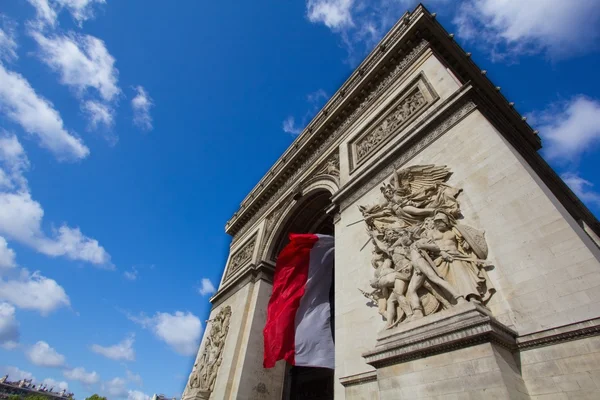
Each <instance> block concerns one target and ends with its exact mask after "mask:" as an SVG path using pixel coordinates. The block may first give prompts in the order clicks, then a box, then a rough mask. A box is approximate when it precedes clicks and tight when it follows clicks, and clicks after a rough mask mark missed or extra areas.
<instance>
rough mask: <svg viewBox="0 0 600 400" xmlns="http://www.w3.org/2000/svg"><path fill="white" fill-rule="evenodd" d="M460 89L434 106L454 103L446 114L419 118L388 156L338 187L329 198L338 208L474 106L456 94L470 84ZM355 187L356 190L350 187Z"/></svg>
mask: <svg viewBox="0 0 600 400" xmlns="http://www.w3.org/2000/svg"><path fill="white" fill-rule="evenodd" d="M463 89H464V90H462V91H459V92H457V93H456V94H455V96H453V97H451V98H449V99H447V100H446V101H445V102H443V103H442V104H440V105H439V106H438V108H437V110H443V111H441V112H444V111H446V110H444V108H452V107H454V111H451V114H450V115H447V114H446V115H447V116H446V117H445V118H444V117H441V118H443V120H441V121H440V119H439V115H436V116H433V117H432V118H431V119H429V120H427V121H422V123H421V124H419V125H417V126H415V127H413V129H412V130H411V131H410V132H408V133H406V135H405V136H406V137H409V136H410V135H411V134H414V135H413V136H412V137H410V138H409V139H408V140H405V141H404V142H403V143H401V144H400V145H399V146H398V147H397V148H395V149H393V150H392V151H390V152H389V154H388V156H386V157H381V159H380V160H378V162H377V164H376V165H374V166H373V167H372V168H371V169H370V170H369V171H366V172H365V173H364V174H363V175H362V176H360V177H359V178H356V179H354V180H353V181H351V182H350V183H349V184H348V185H346V186H345V187H344V188H343V189H342V190H340V191H339V192H338V193H337V194H336V195H335V196H334V198H333V199H332V201H334V202H335V203H338V204H340V210H341V211H343V210H345V209H346V208H348V207H349V206H351V205H352V204H353V203H354V202H355V201H357V200H358V199H359V198H361V197H362V196H363V195H364V194H365V193H367V192H368V191H370V190H371V189H373V188H374V187H375V186H377V185H379V184H380V183H381V182H383V181H384V180H385V179H386V178H387V177H389V176H391V175H392V173H393V168H394V167H393V166H394V165H396V166H398V167H400V166H402V165H404V164H405V163H407V162H408V161H410V160H411V159H412V158H413V157H414V156H416V155H417V154H418V153H419V152H420V151H421V150H423V149H424V148H425V147H427V146H429V144H431V143H433V142H434V141H435V140H436V139H438V138H439V137H441V136H442V135H443V134H444V133H446V132H447V131H448V130H449V129H450V128H452V127H453V126H454V125H456V124H457V123H458V122H460V121H461V120H462V119H463V118H465V117H466V116H467V115H469V114H470V113H471V112H472V111H473V110H475V109H476V108H477V106H476V104H475V102H474V101H472V100H471V99H466V100H465V98H464V97H462V96H460V95H461V94H464V93H465V92H467V91H469V90H470V88H469V87H465V88H463ZM456 96H459V98H458V99H455V97H456ZM454 100H456V101H455V102H454V103H453V104H450V106H449V103H452V102H453V101H454ZM437 110H436V111H437ZM434 112H435V111H434ZM432 113H433V112H432ZM438 121H440V122H438ZM422 124H427V125H428V126H427V127H426V128H425V129H422V130H421V131H418V130H419V129H421V128H422ZM415 132H416V134H415ZM357 187H358V188H357ZM355 188H356V190H353V189H355Z"/></svg>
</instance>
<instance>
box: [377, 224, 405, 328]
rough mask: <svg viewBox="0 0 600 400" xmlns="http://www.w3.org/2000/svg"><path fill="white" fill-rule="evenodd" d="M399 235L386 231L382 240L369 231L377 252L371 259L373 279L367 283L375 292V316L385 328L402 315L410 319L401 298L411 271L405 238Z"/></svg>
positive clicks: (398, 232)
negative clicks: (384, 322) (382, 318)
mask: <svg viewBox="0 0 600 400" xmlns="http://www.w3.org/2000/svg"><path fill="white" fill-rule="evenodd" d="M401 232H402V231H395V230H393V229H388V230H387V231H386V232H385V235H384V240H379V239H378V238H377V235H376V234H375V233H374V232H373V231H369V233H370V234H371V237H372V240H373V243H374V244H375V248H376V249H377V250H376V251H374V254H373V259H372V264H373V266H374V267H375V274H374V275H375V277H374V279H373V280H371V282H370V284H371V287H372V288H374V289H377V290H378V291H379V292H378V298H377V300H378V306H379V313H380V314H381V315H383V316H384V317H385V318H386V321H387V325H386V326H387V327H391V326H392V325H393V324H394V323H395V322H396V321H398V320H399V319H401V318H402V316H403V315H406V316H407V317H411V316H412V314H413V312H412V308H411V307H410V306H409V304H408V302H407V300H406V297H405V293H406V289H407V287H408V283H409V282H410V279H411V276H412V274H413V268H412V264H411V261H410V258H409V256H408V254H409V253H408V247H406V245H405V243H406V240H405V235H404V234H402V233H401Z"/></svg>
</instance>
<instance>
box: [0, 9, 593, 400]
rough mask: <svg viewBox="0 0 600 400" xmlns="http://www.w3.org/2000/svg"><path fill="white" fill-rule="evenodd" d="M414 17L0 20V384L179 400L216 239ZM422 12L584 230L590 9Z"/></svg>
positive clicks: (589, 172) (134, 15)
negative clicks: (538, 148) (480, 78)
mask: <svg viewBox="0 0 600 400" xmlns="http://www.w3.org/2000/svg"><path fill="white" fill-rule="evenodd" d="M567 3H568V5H567ZM415 5H416V2H414V1H409V0H373V1H369V2H367V1H362V0H308V1H306V2H304V1H296V2H273V1H269V2H267V1H262V0H256V1H252V2H239V1H236V2H233V1H224V2H199V1H193V0H180V1H177V2H164V1H161V2H159V1H150V0H128V1H116V0H2V1H1V2H0V14H1V17H0V237H1V238H2V239H0V370H1V371H0V372H6V373H10V375H11V377H12V378H13V379H18V378H21V377H34V378H35V380H36V381H37V382H42V381H44V380H47V379H49V381H47V382H48V383H49V384H50V385H54V386H55V387H56V386H58V385H61V386H68V389H69V390H70V391H73V392H74V393H75V395H76V397H77V398H84V397H85V396H88V395H89V394H91V393H95V392H98V393H101V394H104V395H106V396H107V397H109V398H110V399H119V398H121V399H132V400H138V399H139V400H143V399H146V398H147V396H148V395H150V396H151V395H152V394H153V393H165V394H167V395H169V396H179V395H180V394H181V391H182V390H183V387H184V385H185V381H186V379H187V375H188V373H189V371H190V369H191V366H192V364H193V359H194V355H195V352H196V350H197V345H198V341H199V339H200V337H201V334H202V330H203V328H204V321H205V320H206V318H207V315H208V312H209V309H210V304H209V302H208V298H209V297H210V294H211V293H213V292H214V286H216V285H217V284H218V282H219V279H220V276H221V273H222V271H223V268H224V264H225V260H226V257H227V252H228V245H229V241H230V238H229V237H228V236H227V235H226V234H225V233H224V224H225V222H226V221H227V220H228V219H229V218H230V216H231V215H232V214H233V212H235V211H236V209H237V206H238V205H239V203H240V201H241V200H242V199H243V197H244V196H245V195H246V194H247V193H248V192H249V191H250V190H251V189H252V187H253V186H254V184H255V183H256V182H257V181H258V180H259V179H260V178H261V177H262V175H263V174H264V173H265V172H266V171H267V170H268V168H269V167H270V166H271V164H272V163H273V162H274V161H275V160H276V159H277V158H278V157H279V155H280V154H281V153H282V152H283V151H284V150H285V149H286V147H287V146H288V145H289V144H290V143H291V142H292V141H293V140H294V138H295V136H296V135H297V134H298V133H299V132H300V130H301V129H302V128H303V127H304V126H305V125H306V124H307V123H308V121H309V119H310V118H311V117H312V116H313V115H314V114H316V112H317V111H318V109H319V107H320V106H322V105H323V104H324V102H325V101H326V100H327V98H328V97H329V96H331V95H332V94H333V93H334V92H335V90H337V88H338V87H339V86H340V85H341V84H342V83H343V81H344V80H345V79H346V78H347V77H348V76H349V75H350V73H351V72H352V70H353V68H354V67H355V66H356V65H357V64H358V63H359V62H360V60H361V59H362V58H363V57H364V56H365V55H366V53H367V52H368V50H369V49H370V48H372V46H373V45H374V44H375V43H376V42H377V40H378V39H379V38H380V37H381V36H382V35H383V34H384V33H385V32H386V31H387V29H388V28H389V27H390V26H391V25H392V24H393V23H394V22H395V21H396V20H397V19H398V18H399V17H400V16H401V15H402V13H403V12H404V11H405V10H407V9H412V8H413V7H414V6H415ZM426 5H427V6H428V7H429V9H430V10H431V11H435V12H437V13H438V18H439V20H440V21H441V22H442V23H443V24H444V26H445V27H446V28H447V29H448V30H449V31H451V32H454V33H455V35H456V36H455V38H456V40H457V41H458V42H459V43H461V45H463V47H464V48H465V49H466V50H467V51H470V52H472V53H473V58H474V59H475V61H476V62H477V63H478V64H479V65H480V66H481V68H482V69H486V70H487V71H488V76H489V77H490V79H491V80H492V81H493V82H494V83H495V84H497V85H498V86H501V87H502V92H503V93H504V94H505V96H506V97H507V98H508V99H509V100H510V101H514V102H515V107H516V108H517V109H518V110H519V111H520V112H521V113H522V114H523V115H527V117H528V121H529V122H530V123H531V125H532V126H533V127H534V128H535V129H538V130H539V132H540V135H541V136H542V139H543V142H544V146H545V147H544V150H543V155H544V157H545V158H546V159H547V160H548V161H549V162H550V164H551V165H552V166H553V168H555V169H556V170H557V172H558V173H559V174H561V176H563V178H564V179H565V180H566V181H567V183H568V184H569V185H570V186H571V187H572V188H573V189H574V190H575V191H576V192H577V193H578V194H579V195H580V197H581V198H582V200H584V202H585V203H586V204H587V205H588V207H589V208H590V209H591V210H592V211H593V212H594V213H595V214H596V215H599V213H600V194H599V193H598V190H600V189H598V187H600V176H599V175H598V172H597V171H598V161H597V160H598V156H599V155H600V154H599V151H600V147H599V146H598V144H599V142H600V140H599V139H600V124H599V123H598V121H599V120H600V83H599V81H598V79H596V74H597V66H598V65H600V55H599V54H598V51H597V50H598V47H597V43H599V41H598V36H599V34H600V28H599V27H600V7H598V2H594V1H587V0H573V1H571V2H564V1H562V0H531V1H528V2H524V1H522V0H503V1H500V0H481V1H477V2H474V1H470V0H468V1H463V2H452V1H448V0H435V1H430V2H428V3H426Z"/></svg>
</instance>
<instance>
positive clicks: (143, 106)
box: [131, 86, 154, 131]
mask: <svg viewBox="0 0 600 400" xmlns="http://www.w3.org/2000/svg"><path fill="white" fill-rule="evenodd" d="M135 91H136V95H135V97H134V98H133V99H132V100H131V108H133V123H134V124H135V126H137V127H138V128H140V129H142V130H145V131H150V130H152V116H151V115H150V108H151V107H153V106H154V103H153V102H152V99H151V98H150V96H149V95H148V92H147V91H146V90H145V89H144V88H143V87H142V86H137V87H136V88H135Z"/></svg>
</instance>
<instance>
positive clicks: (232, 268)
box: [227, 235, 256, 278]
mask: <svg viewBox="0 0 600 400" xmlns="http://www.w3.org/2000/svg"><path fill="white" fill-rule="evenodd" d="M255 246H256V235H254V237H252V239H250V240H249V241H248V242H247V243H246V244H244V245H243V246H242V248H241V249H239V250H238V251H236V252H235V253H234V254H233V255H232V256H231V261H229V269H228V272H227V277H228V278H229V277H230V276H231V275H233V274H234V273H235V272H236V271H238V270H239V269H240V268H242V267H243V266H244V265H246V264H248V263H249V262H250V260H252V255H253V254H254V247H255Z"/></svg>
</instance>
